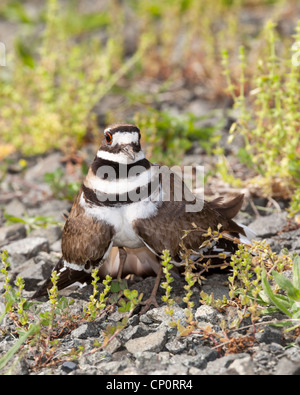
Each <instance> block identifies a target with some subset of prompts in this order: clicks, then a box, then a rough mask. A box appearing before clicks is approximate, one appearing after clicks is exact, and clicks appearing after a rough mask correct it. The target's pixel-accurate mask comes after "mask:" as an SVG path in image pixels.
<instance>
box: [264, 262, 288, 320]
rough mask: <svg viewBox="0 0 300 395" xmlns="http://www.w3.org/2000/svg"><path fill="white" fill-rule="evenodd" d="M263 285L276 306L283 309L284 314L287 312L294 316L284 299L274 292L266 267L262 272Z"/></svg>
mask: <svg viewBox="0 0 300 395" xmlns="http://www.w3.org/2000/svg"><path fill="white" fill-rule="evenodd" d="M262 286H263V289H264V291H265V293H266V295H267V296H268V298H269V299H270V300H271V302H272V303H273V304H274V305H275V306H276V307H278V309H279V310H281V311H282V312H283V313H284V314H286V315H288V316H289V317H291V318H292V314H291V313H290V312H289V310H288V309H287V308H286V307H285V305H284V304H283V303H282V301H281V300H280V299H279V298H277V297H276V295H275V294H274V293H273V291H272V288H271V286H270V284H269V282H268V279H267V275H266V271H265V269H263V273H262Z"/></svg>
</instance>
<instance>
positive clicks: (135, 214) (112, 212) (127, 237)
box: [80, 193, 157, 248]
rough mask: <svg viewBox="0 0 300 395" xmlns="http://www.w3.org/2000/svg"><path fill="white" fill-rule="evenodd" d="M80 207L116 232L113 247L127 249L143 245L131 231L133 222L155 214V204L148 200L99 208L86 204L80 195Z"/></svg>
mask: <svg viewBox="0 0 300 395" xmlns="http://www.w3.org/2000/svg"><path fill="white" fill-rule="evenodd" d="M80 205H81V206H82V207H83V208H84V209H85V212H86V214H87V215H90V216H91V217H93V218H95V219H96V220H98V221H104V222H106V223H107V224H109V225H112V226H113V227H114V229H115V232H116V233H115V236H114V237H113V245H114V246H117V247H127V248H139V247H142V246H143V245H144V243H143V242H142V241H141V239H140V238H139V237H138V235H137V234H136V233H135V231H134V230H133V227H132V223H133V221H134V220H136V219H141V218H150V217H152V216H154V215H155V214H156V212H157V207H156V204H155V202H153V201H151V200H150V199H145V200H141V201H139V202H135V203H131V204H124V205H122V206H120V207H99V206H96V205H91V204H89V203H87V202H86V201H85V199H84V196H83V193H82V194H81V197H80Z"/></svg>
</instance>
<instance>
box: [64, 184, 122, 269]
mask: <svg viewBox="0 0 300 395" xmlns="http://www.w3.org/2000/svg"><path fill="white" fill-rule="evenodd" d="M80 195H81V191H80V192H79V194H78V196H77V199H76V201H75V202H74V204H73V207H72V210H71V212H70V215H69V216H68V219H67V222H66V224H65V226H64V230H63V234H62V253H63V258H64V259H65V260H66V261H67V262H69V263H72V264H75V265H79V266H82V267H84V266H85V265H86V264H87V266H88V261H91V263H92V262H97V261H99V260H101V259H102V257H103V256H104V254H105V252H106V251H107V249H108V247H109V244H110V242H111V240H112V237H113V235H114V230H113V227H112V226H111V225H109V224H107V223H106V222H103V221H97V220H95V219H94V218H92V217H90V216H88V215H87V214H86V213H85V211H84V209H83V208H82V207H81V206H80V205H79V199H80ZM86 269H89V268H88V267H86Z"/></svg>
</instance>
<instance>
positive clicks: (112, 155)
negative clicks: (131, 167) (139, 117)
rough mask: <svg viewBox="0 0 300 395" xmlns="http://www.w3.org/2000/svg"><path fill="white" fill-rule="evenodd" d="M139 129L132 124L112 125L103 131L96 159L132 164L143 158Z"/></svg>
mask: <svg viewBox="0 0 300 395" xmlns="http://www.w3.org/2000/svg"><path fill="white" fill-rule="evenodd" d="M140 139H141V133H140V129H139V128H138V127H137V126H135V125H132V124H128V123H124V124H113V125H110V126H108V127H107V128H106V129H105V130H104V139H103V141H102V144H101V146H100V148H99V150H98V153H97V156H98V158H102V159H107V160H111V161H114V162H119V163H134V162H136V161H138V160H141V159H143V158H144V153H143V151H142V150H141V144H140Z"/></svg>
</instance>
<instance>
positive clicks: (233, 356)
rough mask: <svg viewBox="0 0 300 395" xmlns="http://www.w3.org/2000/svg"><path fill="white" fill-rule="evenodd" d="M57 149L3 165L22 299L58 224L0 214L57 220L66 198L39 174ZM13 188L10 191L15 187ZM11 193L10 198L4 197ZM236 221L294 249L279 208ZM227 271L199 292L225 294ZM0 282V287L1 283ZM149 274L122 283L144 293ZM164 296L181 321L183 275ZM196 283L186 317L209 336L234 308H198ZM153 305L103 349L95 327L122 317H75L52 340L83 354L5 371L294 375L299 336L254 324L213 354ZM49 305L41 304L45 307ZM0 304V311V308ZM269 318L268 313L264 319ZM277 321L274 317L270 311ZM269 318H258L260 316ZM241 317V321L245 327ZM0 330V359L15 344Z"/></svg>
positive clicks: (294, 233) (72, 294)
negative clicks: (19, 164)
mask: <svg viewBox="0 0 300 395" xmlns="http://www.w3.org/2000/svg"><path fill="white" fill-rule="evenodd" d="M60 159H61V155H60V153H57V152H55V153H52V154H49V155H46V156H43V157H40V158H35V159H33V160H32V161H31V162H30V160H29V161H28V167H27V169H26V171H25V172H24V171H23V172H19V171H18V170H17V169H16V168H15V165H12V168H11V169H9V171H8V174H7V177H6V179H5V181H4V182H3V183H2V194H1V205H2V211H1V213H2V214H1V216H0V218H1V221H2V222H1V223H0V225H1V226H0V247H1V248H2V249H6V250H7V251H8V253H9V260H10V262H11V270H10V276H11V277H12V279H13V280H14V279H15V278H16V277H17V276H18V275H20V276H21V277H22V278H23V279H24V280H25V291H24V294H25V296H26V295H27V296H30V295H31V294H32V292H33V291H34V290H35V289H36V288H37V286H38V285H39V284H40V283H41V282H42V281H43V280H44V279H45V278H47V277H48V276H49V274H50V273H51V269H52V268H53V266H54V265H55V263H56V261H57V259H58V257H59V256H60V243H61V229H62V225H63V224H62V225H57V224H52V225H49V226H47V227H46V228H40V227H39V228H37V229H34V230H32V231H31V232H30V233H29V232H28V229H27V228H26V224H23V223H16V224H13V225H9V226H7V225H5V219H4V216H3V212H4V210H5V212H7V213H9V214H11V215H15V216H23V217H24V215H25V214H24V213H27V214H28V215H29V216H31V217H32V216H39V215H50V216H52V217H53V218H55V219H56V220H57V221H61V222H62V223H63V220H62V214H63V212H66V211H67V210H69V209H70V206H71V203H69V202H66V201H62V200H57V199H54V198H50V196H51V191H50V190H49V185H48V184H46V183H44V181H43V179H44V173H45V172H48V171H54V170H55V169H56V168H58V167H60V166H62V165H61V163H60ZM16 185H18V188H16V187H15V186H16ZM12 191H14V193H13V196H14V197H13V198H12ZM239 220H240V221H242V222H243V221H244V223H247V225H249V226H250V227H251V228H252V229H253V230H255V231H256V233H257V235H258V238H265V239H267V240H268V242H269V243H270V245H271V246H272V248H273V249H274V250H275V251H277V252H279V251H280V250H281V249H282V248H288V249H289V251H290V252H293V251H296V252H298V253H300V244H299V240H300V237H299V236H300V229H298V230H297V229H295V230H290V231H287V232H281V231H282V230H283V229H285V228H286V224H287V217H286V214H285V213H284V212H281V213H272V214H271V215H268V216H262V217H258V218H256V219H255V217H253V216H252V215H251V213H250V214H249V210H248V212H247V207H246V211H245V210H244V212H242V213H241V214H240V215H239ZM227 276H228V273H227V274H226V273H222V272H221V273H212V274H210V275H208V277H207V279H206V281H204V282H203V285H202V287H201V289H202V290H204V291H205V292H206V293H208V294H210V293H211V292H213V293H214V295H215V297H216V298H222V295H227V294H228V286H227ZM1 281H3V279H2V280H0V287H1V288H2V286H1ZM153 284H154V278H153V277H149V278H145V279H141V278H134V279H132V280H131V281H130V288H131V289H137V290H138V291H139V292H143V293H144V295H145V296H144V297H145V298H146V297H147V296H149V295H150V292H151V289H152V287H153ZM172 285H173V290H172V294H171V297H173V298H174V300H175V305H174V318H175V320H176V321H177V320H179V322H181V323H182V324H183V325H184V323H185V321H184V318H185V315H184V308H185V304H184V303H183V302H182V298H183V296H184V285H185V282H184V280H183V279H179V280H176V281H175V282H174V283H173V284H172ZM199 293H200V286H198V287H195V289H194V294H193V297H192V300H193V301H194V303H195V305H194V309H193V314H194V317H195V319H196V320H197V321H198V326H199V327H200V328H207V327H210V328H211V330H212V331H213V332H215V333H221V332H220V331H221V328H220V323H221V321H223V320H225V321H226V322H230V320H232V319H233V318H234V316H235V315H236V310H235V309H234V308H228V309H226V311H225V312H223V313H221V312H219V311H218V310H216V309H214V308H212V307H210V306H206V305H201V304H200V302H199ZM62 294H64V295H65V296H66V298H67V299H68V300H71V299H74V304H73V305H72V306H71V307H70V309H71V311H70V312H71V314H78V313H79V312H82V310H83V306H85V305H86V303H87V300H88V297H89V295H90V294H91V286H89V287H86V288H85V289H84V290H77V289H75V288H74V289H72V288H71V289H68V290H65V291H63V292H62ZM162 294H163V290H162V289H160V290H159V294H158V295H159V297H158V301H159V305H160V306H159V307H158V308H152V309H151V310H149V311H148V312H147V313H146V314H144V315H142V316H140V315H139V314H134V315H133V316H132V317H131V318H130V320H129V323H128V325H127V327H126V328H125V329H123V330H122V331H121V332H120V334H119V335H117V336H116V337H115V338H114V339H113V340H112V341H111V342H110V343H109V344H108V345H107V346H106V347H105V348H104V349H101V350H98V351H96V352H94V342H95V340H98V341H99V342H100V343H101V341H102V340H103V330H104V329H105V328H106V327H107V325H108V324H111V325H116V324H117V322H119V321H120V320H121V319H122V318H123V316H122V314H121V313H119V312H118V311H116V310H114V311H112V312H110V314H106V315H105V317H102V318H101V319H96V320H95V321H92V322H83V323H82V324H79V325H78V326H77V327H76V328H75V329H73V330H71V331H70V332H69V333H68V334H67V335H66V336H65V337H64V338H63V339H62V340H61V344H60V346H59V347H60V348H59V350H60V355H64V354H68V353H70V352H71V350H72V349H78V348H79V346H81V347H83V349H84V352H82V353H81V354H78V356H77V357H76V358H75V359H74V360H73V361H65V362H63V361H62V362H60V363H58V364H57V365H55V366H53V367H45V368H42V369H40V370H39V371H38V372H37V371H32V370H31V368H30V367H31V366H32V360H31V359H30V358H29V357H24V358H21V359H16V360H14V365H13V371H14V373H16V374H21V375H25V374H58V375H70V374H71V375H73V374H89V375H90V374H98V375H115V374H116V375H133V374H144V375H153V374H157V375H208V374H209V375H214V374H216V375H219V374H224V375H228V374H230V375H231V374H234V375H245V374H246V375H250V374H256V375H266V374H267V375H270V374H272V375H279V374H291V375H293V374H299V373H300V336H299V337H296V336H294V337H291V335H288V334H284V333H283V331H282V330H281V329H279V328H274V327H270V326H267V325H261V324H260V325H257V327H256V332H255V333H253V330H252V328H250V329H249V328H248V329H247V330H246V329H245V330H241V331H236V332H233V333H232V336H234V337H236V338H239V337H241V336H245V335H248V336H250V337H249V342H248V344H247V346H245V347H241V348H240V349H239V348H237V349H236V350H235V351H234V352H231V351H232V350H231V351H230V350H229V349H228V350H227V352H224V350H223V351H222V352H220V351H219V350H218V349H217V348H216V347H214V344H213V342H212V341H211V340H210V339H209V338H205V336H203V335H201V334H199V333H194V334H189V335H188V336H186V337H180V336H179V334H178V332H177V329H176V328H173V327H171V326H170V325H169V321H170V317H169V316H168V315H167V314H166V312H165V306H163V305H162V302H161V300H160V297H161V296H162ZM47 306H49V302H47V301H44V302H43V308H44V309H46V308H47ZM3 308H4V305H3V303H1V304H0V310H3ZM272 318H274V317H273V316H272ZM278 318H282V317H280V316H278ZM268 319H270V317H264V318H263V320H265V321H267V320H268ZM246 324H247V321H245V325H246ZM1 329H2V330H1V332H0V356H1V355H4V354H5V353H6V352H7V351H8V350H10V349H11V347H12V346H13V344H15V342H16V338H15V337H14V336H13V335H12V333H13V330H14V325H13V323H12V322H11V321H10V320H9V319H6V320H4V321H3V322H2V327H1Z"/></svg>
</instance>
